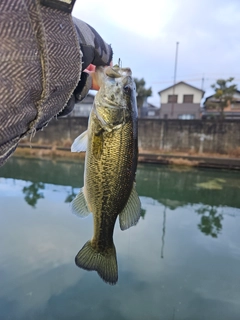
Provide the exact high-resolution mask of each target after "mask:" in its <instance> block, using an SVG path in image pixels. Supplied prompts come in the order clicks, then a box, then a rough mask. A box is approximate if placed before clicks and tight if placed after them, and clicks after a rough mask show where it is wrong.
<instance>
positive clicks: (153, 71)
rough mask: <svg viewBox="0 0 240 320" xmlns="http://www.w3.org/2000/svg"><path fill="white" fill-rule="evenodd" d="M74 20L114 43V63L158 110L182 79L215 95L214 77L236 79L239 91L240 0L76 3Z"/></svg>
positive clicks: (108, 41)
mask: <svg viewBox="0 0 240 320" xmlns="http://www.w3.org/2000/svg"><path fill="white" fill-rule="evenodd" d="M73 16H75V17H77V18H79V19H81V20H83V21H85V22H87V23H88V24H90V25H91V26H92V27H93V28H95V29H96V30H97V32H98V33H99V34H100V35H101V36H102V38H103V39H104V40H105V41H106V42H107V43H109V44H111V45H112V48H113V52H114V56H113V63H114V64H116V63H117V62H118V59H119V58H120V59H121V61H122V66H123V67H130V68H131V69H132V73H133V77H136V78H139V79H140V78H144V80H145V81H146V88H149V87H151V88H152V91H153V95H152V97H150V98H148V102H149V103H151V104H153V105H155V106H157V107H159V106H160V97H159V94H158V92H159V91H160V90H162V89H164V88H167V87H169V86H171V85H173V82H174V68H175V57H176V43H177V42H179V45H178V55H177V69H176V70H177V72H176V82H179V81H185V82H187V83H189V84H191V85H193V86H195V87H198V88H199V89H203V90H204V91H205V96H204V98H206V97H207V96H209V95H211V94H213V93H214V92H213V89H212V88H211V84H213V83H215V82H216V80H217V79H228V78H229V77H234V81H233V83H235V84H237V85H238V89H239V90H240V32H239V25H240V1H239V0H228V1H226V0H201V1H200V0H199V1H198V0H194V1H193V0H148V1H144V2H138V3H137V2H136V1H133V0H121V1H119V2H114V5H113V1H112V0H101V1H99V0H88V1H81V0H77V1H76V3H75V6H74V10H73Z"/></svg>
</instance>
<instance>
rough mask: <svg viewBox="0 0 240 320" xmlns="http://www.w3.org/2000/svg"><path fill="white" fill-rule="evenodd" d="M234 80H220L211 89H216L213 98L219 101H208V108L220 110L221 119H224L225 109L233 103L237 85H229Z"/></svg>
mask: <svg viewBox="0 0 240 320" xmlns="http://www.w3.org/2000/svg"><path fill="white" fill-rule="evenodd" d="M233 80H234V78H229V79H227V80H224V79H218V80H217V81H216V83H215V84H212V85H211V87H212V88H213V89H214V91H215V94H214V95H213V97H214V98H215V99H216V100H217V101H216V102H213V101H207V103H206V108H213V109H218V110H219V112H220V117H221V118H223V117H224V109H225V108H226V107H227V106H228V105H229V104H230V103H232V101H233V100H234V99H233V95H234V93H235V92H236V90H237V85H236V84H232V85H228V84H229V83H231V82H232V81H233Z"/></svg>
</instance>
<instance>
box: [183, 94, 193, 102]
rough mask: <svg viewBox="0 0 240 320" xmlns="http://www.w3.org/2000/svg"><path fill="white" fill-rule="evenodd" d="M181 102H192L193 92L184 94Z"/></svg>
mask: <svg viewBox="0 0 240 320" xmlns="http://www.w3.org/2000/svg"><path fill="white" fill-rule="evenodd" d="M183 103H193V94H184V95H183Z"/></svg>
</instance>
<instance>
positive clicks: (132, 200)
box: [119, 185, 141, 230]
mask: <svg viewBox="0 0 240 320" xmlns="http://www.w3.org/2000/svg"><path fill="white" fill-rule="evenodd" d="M140 215H141V202H140V199H139V197H138V194H137V191H136V189H135V185H134V186H133V188H132V192H131V194H130V196H129V199H128V201H127V203H126V205H125V207H124V209H123V211H122V212H121V213H120V214H119V223H120V228H121V230H126V229H128V228H130V227H132V226H134V225H136V224H137V223H138V220H139V218H140Z"/></svg>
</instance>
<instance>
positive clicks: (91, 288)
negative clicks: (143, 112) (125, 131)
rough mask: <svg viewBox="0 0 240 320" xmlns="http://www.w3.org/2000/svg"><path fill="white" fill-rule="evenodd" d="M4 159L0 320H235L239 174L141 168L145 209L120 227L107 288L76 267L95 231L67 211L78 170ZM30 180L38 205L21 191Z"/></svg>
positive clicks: (238, 308) (238, 309)
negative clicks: (114, 280)
mask: <svg viewBox="0 0 240 320" xmlns="http://www.w3.org/2000/svg"><path fill="white" fill-rule="evenodd" d="M10 160H11V162H9V163H7V164H6V166H4V167H2V168H1V169H0V275H1V276H0V315H1V316H0V318H1V319H14V320H26V319H34V320H42V319H46V320H50V319H62V320H63V319H74V320H75V319H113V318H114V319H125V320H139V319H159V316H160V315H161V316H160V317H161V318H162V319H173V318H174V317H175V319H179V320H183V319H185V320H192V319H194V320H202V319H211V320H225V319H228V320H236V319H239V314H240V305H239V299H240V290H239V285H238V282H237V281H236V279H238V277H239V270H240V233H239V225H240V209H239V208H240V205H239V191H240V190H239V181H240V179H239V178H240V175H239V173H238V172H230V171H218V170H217V171H214V170H190V171H186V172H182V173H180V172H179V171H178V172H177V171H175V169H174V170H173V169H171V168H166V167H158V166H148V165H147V166H143V165H139V170H138V174H137V188H138V193H139V195H140V198H141V202H142V204H143V208H144V210H145V212H144V213H143V214H142V218H141V219H140V221H139V224H138V225H137V227H133V228H130V229H129V230H126V231H124V232H122V231H121V230H120V228H119V226H118V223H117V224H116V227H115V231H114V240H115V243H116V246H117V251H118V263H119V281H118V284H117V285H116V286H114V287H112V286H106V285H105V284H104V283H103V282H102V281H101V279H99V277H98V275H97V274H96V273H88V272H85V271H83V270H80V269H78V268H76V266H75V264H74V256H75V254H76V252H78V250H79V247H81V245H82V244H83V243H84V242H85V240H86V239H89V237H90V236H91V235H92V217H89V218H87V219H84V220H79V219H77V217H76V216H74V215H72V214H69V213H70V206H69V201H71V197H72V196H73V195H74V194H75V193H78V191H79V188H78V186H79V185H82V184H83V182H82V181H81V178H82V174H83V172H82V171H81V170H82V166H81V164H79V163H72V162H60V163H53V162H51V161H46V160H45V161H38V160H25V159H10ZM34 168H37V170H35V169H34ZM35 171H37V172H35ZM13 179H14V180H13ZM214 179H215V183H213V182H212V181H213V180H214ZM216 179H218V180H216ZM219 179H223V180H224V183H223V182H222V181H220V180H219ZM29 181H30V182H29ZM209 181H210V183H208V182H209ZM40 182H41V184H40V186H44V188H40V187H39V185H38V184H37V183H40ZM33 183H35V187H34V188H35V191H34V192H32V193H31V192H30V193H29V194H30V195H31V196H30V199H31V198H32V194H35V193H36V194H42V196H43V198H40V199H38V200H37V202H36V204H35V207H33V206H32V205H29V204H28V202H26V199H24V197H25V196H26V194H27V193H28V192H27V193H23V188H24V187H29V186H31V184H33ZM216 183H217V184H216ZM219 185H220V186H221V188H219ZM212 187H214V188H212ZM34 188H33V189H34ZM25 190H26V189H25ZM66 200H68V201H66ZM65 201H66V202H65ZM19 212H21V214H19ZM33 212H34V213H36V214H33ZM202 218H203V219H202ZM198 225H199V226H198ZM215 236H217V237H215ZM136 292H137V294H136ZM139 301H141V303H140V304H139Z"/></svg>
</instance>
